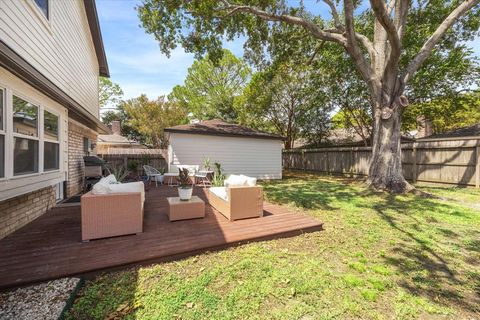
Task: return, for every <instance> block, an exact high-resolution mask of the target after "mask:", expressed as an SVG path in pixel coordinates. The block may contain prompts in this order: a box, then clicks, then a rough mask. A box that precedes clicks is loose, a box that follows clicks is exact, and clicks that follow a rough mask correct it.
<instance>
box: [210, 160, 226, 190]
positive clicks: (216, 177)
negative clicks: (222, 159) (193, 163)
mask: <svg viewBox="0 0 480 320" xmlns="http://www.w3.org/2000/svg"><path fill="white" fill-rule="evenodd" d="M215 167H216V169H217V170H216V172H215V173H214V174H213V180H212V186H213V187H223V182H224V181H225V175H224V174H223V169H222V166H221V164H220V163H218V162H215Z"/></svg>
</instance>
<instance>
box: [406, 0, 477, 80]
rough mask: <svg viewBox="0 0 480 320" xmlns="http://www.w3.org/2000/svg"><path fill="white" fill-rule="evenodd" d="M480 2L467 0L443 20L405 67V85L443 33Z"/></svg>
mask: <svg viewBox="0 0 480 320" xmlns="http://www.w3.org/2000/svg"><path fill="white" fill-rule="evenodd" d="M478 3H480V0H465V1H463V2H462V3H461V4H460V5H459V6H458V7H456V8H455V10H453V11H452V12H451V13H450V14H449V15H448V17H446V18H445V20H443V22H442V23H441V24H440V25H439V26H438V28H437V30H435V32H434V33H433V34H432V35H431V36H430V38H428V40H427V41H426V42H425V43H424V44H423V47H422V48H421V49H420V51H419V52H418V54H417V55H416V56H415V58H413V60H412V61H410V63H409V64H408V66H407V68H406V69H405V76H404V78H403V83H404V85H405V84H406V83H407V82H408V81H409V80H410V79H411V78H412V77H413V75H414V74H415V72H417V70H418V69H419V68H420V67H421V66H422V64H423V63H424V62H425V60H427V58H428V56H429V55H430V53H431V52H432V50H433V48H434V47H435V45H437V44H438V42H440V40H441V39H442V37H443V35H444V34H445V33H446V32H447V30H448V29H449V28H450V27H451V26H452V25H453V24H454V23H455V21H457V19H458V18H460V17H461V16H462V15H464V14H465V13H466V12H467V11H468V10H470V9H471V8H473V6H475V5H477V4H478Z"/></svg>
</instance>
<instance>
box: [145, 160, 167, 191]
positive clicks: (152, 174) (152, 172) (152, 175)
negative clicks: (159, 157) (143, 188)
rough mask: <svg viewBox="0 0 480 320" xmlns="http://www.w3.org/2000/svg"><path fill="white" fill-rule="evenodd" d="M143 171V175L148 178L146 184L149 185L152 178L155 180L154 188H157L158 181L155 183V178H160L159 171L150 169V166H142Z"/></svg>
mask: <svg viewBox="0 0 480 320" xmlns="http://www.w3.org/2000/svg"><path fill="white" fill-rule="evenodd" d="M143 170H145V174H146V175H147V177H148V183H149V184H150V183H151V182H152V178H154V179H155V186H156V187H158V181H157V177H161V176H162V174H161V173H160V171H158V170H157V169H155V168H154V167H151V166H147V165H144V166H143Z"/></svg>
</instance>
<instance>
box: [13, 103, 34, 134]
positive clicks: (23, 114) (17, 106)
mask: <svg viewBox="0 0 480 320" xmlns="http://www.w3.org/2000/svg"><path fill="white" fill-rule="evenodd" d="M37 123H38V107H37V106H34V105H33V104H31V103H30V102H27V101H25V100H23V99H20V98H19V97H16V96H13V132H17V133H21V134H24V135H27V136H32V137H37V136H38V131H37Z"/></svg>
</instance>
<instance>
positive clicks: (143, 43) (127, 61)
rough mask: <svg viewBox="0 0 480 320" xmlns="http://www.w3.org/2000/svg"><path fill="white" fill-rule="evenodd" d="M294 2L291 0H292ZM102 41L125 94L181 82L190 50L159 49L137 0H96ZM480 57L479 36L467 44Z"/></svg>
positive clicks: (320, 10)
mask: <svg viewBox="0 0 480 320" xmlns="http://www.w3.org/2000/svg"><path fill="white" fill-rule="evenodd" d="M292 2H293V0H292ZM96 3H97V11H98V16H99V20H100V28H101V31H102V37H103V42H104V46H105V51H106V55H107V61H108V66H109V69H110V79H111V80H112V81H113V82H115V83H118V84H119V85H120V87H121V88H122V89H123V91H124V98H126V99H129V98H134V97H138V96H139V95H140V94H142V93H145V94H147V96H148V97H149V98H151V99H153V98H156V97H158V96H161V95H167V94H169V93H170V92H171V90H172V88H173V87H174V86H175V85H181V84H183V81H184V79H185V76H186V75H187V70H188V68H189V67H190V65H191V64H192V63H193V61H194V57H193V54H191V53H186V52H185V51H184V50H183V49H182V48H181V47H178V48H176V49H175V50H173V51H172V52H171V55H170V58H168V57H167V56H166V55H164V54H163V53H161V52H160V49H159V46H158V42H157V41H156V40H155V39H154V37H153V36H152V35H149V34H146V33H145V31H144V30H143V28H142V27H140V26H139V24H140V20H139V19H138V16H137V12H136V10H135V7H136V6H137V5H139V4H140V0H97V2H96ZM305 4H306V7H307V9H309V10H311V11H312V12H314V13H317V14H321V15H322V16H323V17H324V18H328V17H329V13H328V7H326V5H325V4H323V3H320V4H319V3H317V1H316V0H305ZM470 45H471V46H472V47H473V48H474V50H475V52H476V55H477V56H479V57H480V39H477V40H476V41H474V42H472V43H471V44H470ZM224 47H225V48H227V49H229V50H230V51H232V52H233V53H234V54H235V55H237V56H242V55H243V41H242V40H241V39H238V40H237V41H233V42H225V43H224Z"/></svg>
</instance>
